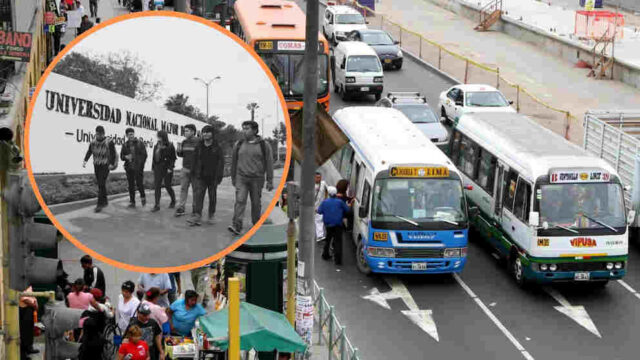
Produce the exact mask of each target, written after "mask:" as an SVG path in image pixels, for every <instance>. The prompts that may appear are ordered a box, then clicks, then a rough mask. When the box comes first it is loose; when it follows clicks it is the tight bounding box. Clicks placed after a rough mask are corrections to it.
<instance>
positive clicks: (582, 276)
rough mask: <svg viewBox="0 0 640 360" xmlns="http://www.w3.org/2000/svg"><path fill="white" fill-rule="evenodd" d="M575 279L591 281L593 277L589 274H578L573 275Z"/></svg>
mask: <svg viewBox="0 0 640 360" xmlns="http://www.w3.org/2000/svg"><path fill="white" fill-rule="evenodd" d="M573 278H574V280H576V281H589V279H590V278H591V276H590V274H589V273H588V272H577V273H575V274H574V275H573Z"/></svg>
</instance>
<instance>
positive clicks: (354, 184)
mask: <svg viewBox="0 0 640 360" xmlns="http://www.w3.org/2000/svg"><path fill="white" fill-rule="evenodd" d="M354 162H355V161H354ZM355 165H356V171H355V172H354V171H352V172H351V179H349V192H348V193H347V196H348V197H355V196H356V189H358V185H360V182H359V181H358V179H359V178H360V168H361V167H362V165H361V164H360V163H358V162H355Z"/></svg>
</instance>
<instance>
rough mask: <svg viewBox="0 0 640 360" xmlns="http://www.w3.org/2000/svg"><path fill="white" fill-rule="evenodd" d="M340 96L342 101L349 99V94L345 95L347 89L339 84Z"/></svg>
mask: <svg viewBox="0 0 640 360" xmlns="http://www.w3.org/2000/svg"><path fill="white" fill-rule="evenodd" d="M340 97H341V98H342V100H343V101H347V100H349V95H347V91H346V90H345V89H344V86H340Z"/></svg>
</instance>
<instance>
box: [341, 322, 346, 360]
mask: <svg viewBox="0 0 640 360" xmlns="http://www.w3.org/2000/svg"><path fill="white" fill-rule="evenodd" d="M344 329H345V327H344V326H342V327H341V328H340V360H345V358H344V348H345V345H344V343H345V337H346V336H345V330H344Z"/></svg>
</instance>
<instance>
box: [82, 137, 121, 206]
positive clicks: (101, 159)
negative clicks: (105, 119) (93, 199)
mask: <svg viewBox="0 0 640 360" xmlns="http://www.w3.org/2000/svg"><path fill="white" fill-rule="evenodd" d="M92 156H93V169H94V173H95V175H96V182H97V183H98V203H97V204H96V208H95V210H94V211H95V212H100V211H102V209H103V208H105V207H106V206H107V205H108V204H109V201H108V200H107V178H108V177H109V171H111V170H115V168H116V166H117V164H118V157H117V154H116V146H115V145H114V143H113V140H111V139H108V138H107V137H106V136H105V134H104V127H102V126H97V127H96V135H95V138H94V139H93V141H91V142H90V143H89V148H88V149H87V153H86V154H85V156H84V162H83V163H82V167H83V168H84V167H86V166H87V161H89V158H91V157H92Z"/></svg>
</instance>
